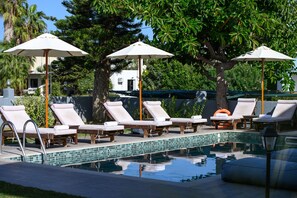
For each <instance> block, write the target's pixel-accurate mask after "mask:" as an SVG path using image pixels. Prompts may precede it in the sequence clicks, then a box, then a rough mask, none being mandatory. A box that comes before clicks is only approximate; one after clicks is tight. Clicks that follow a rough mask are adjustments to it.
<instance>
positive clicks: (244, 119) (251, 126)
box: [242, 115, 258, 129]
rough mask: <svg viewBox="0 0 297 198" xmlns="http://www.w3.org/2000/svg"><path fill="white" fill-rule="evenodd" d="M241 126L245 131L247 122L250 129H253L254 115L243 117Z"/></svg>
mask: <svg viewBox="0 0 297 198" xmlns="http://www.w3.org/2000/svg"><path fill="white" fill-rule="evenodd" d="M242 117H243V124H244V128H245V129H246V122H247V121H248V122H249V123H250V129H251V128H253V118H257V117H258V116H256V115H243V116H242Z"/></svg>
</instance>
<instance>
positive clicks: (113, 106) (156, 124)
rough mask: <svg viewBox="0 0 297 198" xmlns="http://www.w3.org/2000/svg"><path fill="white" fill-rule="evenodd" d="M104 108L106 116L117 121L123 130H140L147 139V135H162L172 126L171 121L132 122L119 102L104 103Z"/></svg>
mask: <svg viewBox="0 0 297 198" xmlns="http://www.w3.org/2000/svg"><path fill="white" fill-rule="evenodd" d="M104 106H105V108H106V110H107V112H108V115H109V116H110V117H111V118H112V119H114V120H115V121H117V122H118V123H119V124H121V125H124V127H125V128H131V129H142V130H143V137H144V138H146V137H148V135H149V134H151V133H154V132H158V134H159V135H161V134H162V132H163V130H164V129H165V130H168V127H169V126H170V125H172V122H171V121H165V120H162V121H148V120H134V119H133V118H132V117H131V115H130V114H129V113H128V112H127V110H126V109H125V108H124V107H123V103H122V102H121V101H116V102H105V103H104Z"/></svg>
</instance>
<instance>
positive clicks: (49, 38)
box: [4, 33, 88, 127]
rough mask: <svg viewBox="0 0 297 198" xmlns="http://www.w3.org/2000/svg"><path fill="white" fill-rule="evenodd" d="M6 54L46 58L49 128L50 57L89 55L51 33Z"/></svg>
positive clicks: (46, 101)
mask: <svg viewBox="0 0 297 198" xmlns="http://www.w3.org/2000/svg"><path fill="white" fill-rule="evenodd" d="M4 52H6V53H9V54H13V55H18V56H43V57H45V125H46V127H48V57H68V56H85V55H87V54H88V53H87V52H84V51H82V50H80V49H78V48H77V47H74V46H73V45H70V44H69V43H66V42H65V41H62V40H60V39H59V38H58V37H56V36H54V35H52V34H49V33H45V34H42V35H40V36H38V37H36V38H34V39H32V40H29V41H27V42H25V43H22V44H20V45H17V46H15V47H13V48H10V49H8V50H6V51H4Z"/></svg>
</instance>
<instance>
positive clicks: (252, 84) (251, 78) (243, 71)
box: [226, 64, 266, 91]
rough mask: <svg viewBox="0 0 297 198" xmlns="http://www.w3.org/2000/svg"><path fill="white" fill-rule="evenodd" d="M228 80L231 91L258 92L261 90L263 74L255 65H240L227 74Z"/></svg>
mask: <svg viewBox="0 0 297 198" xmlns="http://www.w3.org/2000/svg"><path fill="white" fill-rule="evenodd" d="M226 79H227V81H228V85H229V86H228V87H229V90H231V91H258V90H260V89H261V72H260V71H259V70H258V69H257V67H255V65H251V64H238V65H236V67H234V68H232V69H231V70H229V71H227V72H226ZM265 86H266V83H265Z"/></svg>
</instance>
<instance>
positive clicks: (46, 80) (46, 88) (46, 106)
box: [44, 50, 49, 128]
mask: <svg viewBox="0 0 297 198" xmlns="http://www.w3.org/2000/svg"><path fill="white" fill-rule="evenodd" d="M48 52H49V50H45V51H44V53H45V127H46V128H48Z"/></svg>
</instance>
